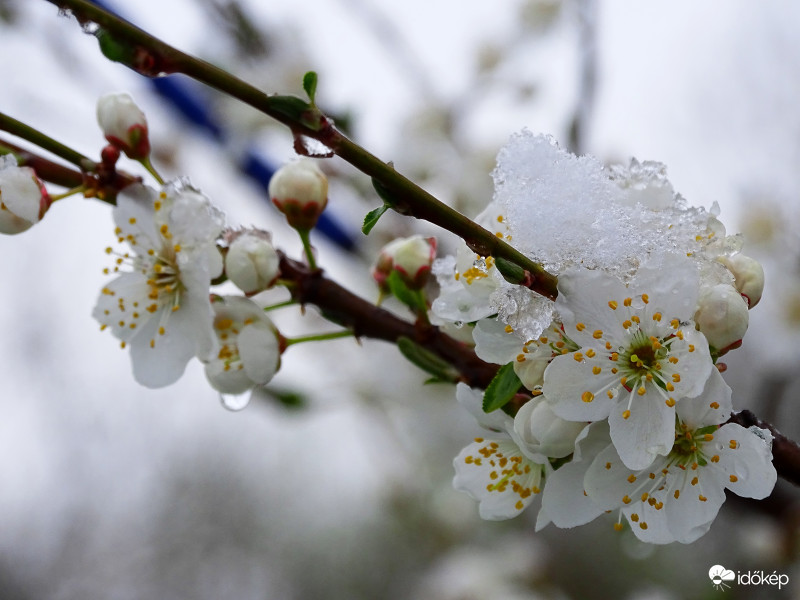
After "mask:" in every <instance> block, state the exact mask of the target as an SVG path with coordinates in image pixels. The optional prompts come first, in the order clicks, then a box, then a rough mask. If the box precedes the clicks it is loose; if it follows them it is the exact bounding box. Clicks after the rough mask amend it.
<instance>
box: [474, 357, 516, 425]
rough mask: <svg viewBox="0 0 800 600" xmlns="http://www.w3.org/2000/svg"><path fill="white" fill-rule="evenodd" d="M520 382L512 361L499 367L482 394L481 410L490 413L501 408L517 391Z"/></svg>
mask: <svg viewBox="0 0 800 600" xmlns="http://www.w3.org/2000/svg"><path fill="white" fill-rule="evenodd" d="M521 385H522V382H521V381H520V380H519V377H517V374H516V373H515V372H514V363H508V364H507V365H503V366H502V367H500V370H499V371H497V375H495V376H494V379H492V382H491V383H490V384H489V387H487V388H486V392H484V394H483V412H485V413H490V412H492V411H493V410H497V409H498V408H503V407H504V406H505V405H506V404H508V402H509V401H510V400H511V399H512V398H513V397H514V394H516V393H517V391H518V390H519V388H520V386H521Z"/></svg>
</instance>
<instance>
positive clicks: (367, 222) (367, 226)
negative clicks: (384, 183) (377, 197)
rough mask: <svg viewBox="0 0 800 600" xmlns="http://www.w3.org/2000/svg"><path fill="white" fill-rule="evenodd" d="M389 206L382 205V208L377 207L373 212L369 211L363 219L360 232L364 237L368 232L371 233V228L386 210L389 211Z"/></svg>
mask: <svg viewBox="0 0 800 600" xmlns="http://www.w3.org/2000/svg"><path fill="white" fill-rule="evenodd" d="M390 208H391V206H389V205H388V204H384V205H383V206H379V207H378V208H376V209H375V210H371V211H369V212H368V213H367V216H366V217H364V224H363V225H362V226H361V231H362V233H363V234H364V235H369V232H370V231H372V228H373V227H375V225H377V224H378V219H380V218H381V217H382V216H383V213H385V212H386V211H387V210H389V209H390Z"/></svg>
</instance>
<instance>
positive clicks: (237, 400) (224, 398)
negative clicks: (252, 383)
mask: <svg viewBox="0 0 800 600" xmlns="http://www.w3.org/2000/svg"><path fill="white" fill-rule="evenodd" d="M251 396H252V393H251V391H250V390H248V391H246V392H245V393H243V394H220V395H219V399H220V402H222V406H223V407H225V408H226V409H228V410H229V411H231V412H239V411H240V410H243V409H244V408H246V407H247V405H248V404H250V398H251Z"/></svg>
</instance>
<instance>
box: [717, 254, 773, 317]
mask: <svg viewBox="0 0 800 600" xmlns="http://www.w3.org/2000/svg"><path fill="white" fill-rule="evenodd" d="M717 260H719V261H720V262H721V263H722V264H723V265H725V266H726V267H728V270H730V272H731V273H733V276H734V286H735V287H736V289H737V290H739V293H740V294H741V295H742V296H744V297H745V299H746V300H747V306H748V308H753V307H754V306H755V305H756V304H758V301H759V300H761V294H762V293H763V292H764V267H762V266H761V263H759V262H758V261H757V260H756V259H755V258H751V257H749V256H745V255H744V254H734V255H733V256H721V257H719V258H718V259H717Z"/></svg>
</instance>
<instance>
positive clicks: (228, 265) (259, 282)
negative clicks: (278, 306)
mask: <svg viewBox="0 0 800 600" xmlns="http://www.w3.org/2000/svg"><path fill="white" fill-rule="evenodd" d="M225 274H226V275H227V276H228V279H230V280H231V281H232V282H233V283H234V284H235V285H236V287H238V288H239V289H240V290H242V291H243V292H244V293H245V294H255V293H257V292H260V291H262V290H266V289H267V288H269V287H271V286H272V285H273V284H274V283H275V281H276V280H277V279H278V277H279V276H280V274H281V271H280V260H279V258H278V253H277V252H276V251H275V248H274V247H273V246H272V242H271V241H270V238H269V234H267V233H266V232H264V231H259V230H256V229H254V230H252V231H243V232H237V233H236V234H235V237H234V239H233V241H232V242H231V243H230V245H229V246H228V253H227V254H226V255H225Z"/></svg>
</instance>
